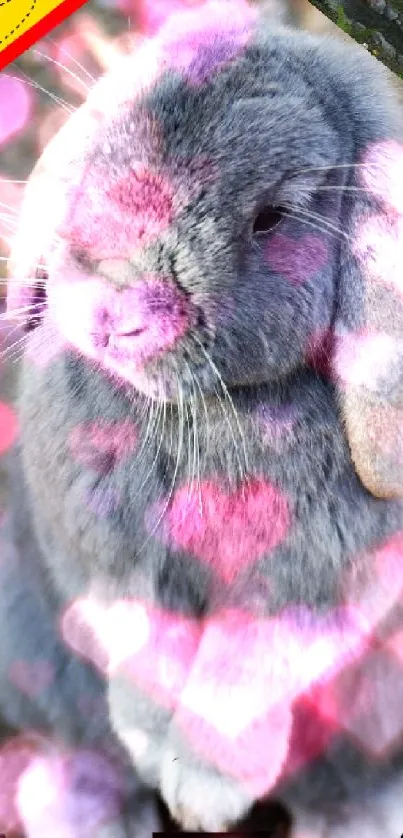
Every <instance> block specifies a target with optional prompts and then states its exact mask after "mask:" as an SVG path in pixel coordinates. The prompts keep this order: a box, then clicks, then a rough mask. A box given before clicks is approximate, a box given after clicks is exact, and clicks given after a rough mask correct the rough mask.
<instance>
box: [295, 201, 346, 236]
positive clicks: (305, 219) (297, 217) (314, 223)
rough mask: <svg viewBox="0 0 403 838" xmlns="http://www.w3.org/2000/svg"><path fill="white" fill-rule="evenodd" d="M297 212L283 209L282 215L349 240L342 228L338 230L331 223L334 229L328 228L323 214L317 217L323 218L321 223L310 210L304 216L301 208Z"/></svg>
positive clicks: (322, 231) (321, 231) (329, 234)
mask: <svg viewBox="0 0 403 838" xmlns="http://www.w3.org/2000/svg"><path fill="white" fill-rule="evenodd" d="M297 212H298V215H297V214H296V212H283V211H282V212H281V215H284V216H285V217H286V218H291V219H294V220H295V221H300V222H301V224H307V225H308V226H309V227H313V229H314V230H318V231H319V232H320V233H326V234H327V235H328V236H334V237H335V238H337V236H342V238H345V239H346V240H347V241H349V238H350V237H349V236H348V235H347V233H344V232H343V231H342V230H338V229H337V227H333V225H331V228H332V229H328V228H326V227H324V226H323V224H324V219H322V218H321V216H317V217H316V218H317V219H319V218H320V220H321V224H318V223H317V221H316V220H315V215H312V213H310V212H309V213H306V215H305V214H304V215H303V216H302V215H301V214H300V213H301V210H300V209H299V208H298V210H297ZM302 212H303V211H302ZM310 218H313V219H314V221H310V220H309V219H310Z"/></svg>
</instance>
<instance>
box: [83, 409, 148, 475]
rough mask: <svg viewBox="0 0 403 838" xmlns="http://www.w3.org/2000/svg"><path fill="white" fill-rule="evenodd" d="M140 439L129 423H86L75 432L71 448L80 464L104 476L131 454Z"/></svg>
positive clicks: (126, 421) (128, 421)
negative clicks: (102, 473) (103, 473)
mask: <svg viewBox="0 0 403 838" xmlns="http://www.w3.org/2000/svg"><path fill="white" fill-rule="evenodd" d="M137 437H138V433H137V430H136V428H135V427H134V425H133V423H132V422H131V421H130V420H129V419H125V420H123V421H122V422H117V421H116V422H107V421H100V422H83V423H82V424H80V425H77V427H76V428H74V429H73V430H72V432H71V434H70V436H69V446H70V449H71V452H72V454H73V457H74V458H75V459H76V460H77V461H78V462H80V463H83V465H85V466H87V467H88V468H93V469H94V471H100V472H103V471H107V470H109V469H110V468H112V467H113V465H114V463H115V462H120V460H122V459H124V458H125V457H128V456H129V455H130V454H131V453H132V451H133V450H134V448H135V447H136V444H137Z"/></svg>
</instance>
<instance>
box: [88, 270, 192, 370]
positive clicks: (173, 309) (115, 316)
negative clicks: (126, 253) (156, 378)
mask: <svg viewBox="0 0 403 838" xmlns="http://www.w3.org/2000/svg"><path fill="white" fill-rule="evenodd" d="M97 320H98V324H99V330H98V335H99V339H100V343H101V345H102V346H103V347H104V348H105V351H106V352H107V354H109V355H111V356H113V357H114V358H115V359H116V360H119V361H124V360H125V359H127V360H128V361H129V360H130V361H132V362H133V361H134V362H135V363H136V364H137V363H138V364H139V365H141V364H142V363H145V362H146V361H150V360H152V359H153V358H155V357H157V356H159V355H161V354H162V353H164V352H166V351H168V350H169V349H172V347H173V346H174V345H175V343H176V342H177V341H178V340H179V339H180V338H181V337H183V335H184V334H185V332H186V330H187V329H188V327H189V323H190V307H189V304H188V301H187V298H186V297H185V295H184V294H183V293H182V292H181V291H180V290H179V289H178V288H177V287H176V286H175V285H173V283H172V282H171V281H169V280H166V281H165V280H161V279H154V278H147V279H143V280H140V281H139V282H137V283H136V284H135V285H134V286H132V287H131V288H125V289H124V290H122V291H115V293H114V294H113V295H112V296H111V297H109V300H108V302H107V303H106V304H105V305H104V306H103V307H102V308H101V309H100V310H99V312H98V317H97Z"/></svg>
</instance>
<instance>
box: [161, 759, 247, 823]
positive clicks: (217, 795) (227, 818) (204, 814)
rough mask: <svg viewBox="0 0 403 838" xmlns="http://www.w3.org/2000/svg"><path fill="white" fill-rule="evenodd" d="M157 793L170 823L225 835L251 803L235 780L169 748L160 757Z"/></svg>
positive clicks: (244, 813) (245, 812)
mask: <svg viewBox="0 0 403 838" xmlns="http://www.w3.org/2000/svg"><path fill="white" fill-rule="evenodd" d="M161 792H162V796H163V798H164V800H165V803H166V804H167V806H168V808H169V810H170V812H171V815H172V817H173V818H174V820H176V821H177V822H178V824H179V825H180V826H181V827H182V829H184V830H187V831H191V832H192V831H202V832H225V831H226V830H227V829H229V828H230V827H231V825H232V824H234V823H237V822H238V821H239V820H241V818H242V817H244V815H246V814H247V812H248V810H249V809H250V807H251V806H252V803H253V801H252V800H251V799H250V797H249V796H248V795H247V794H246V793H245V792H244V791H243V790H242V788H241V787H240V786H239V784H238V783H236V781H235V780H232V779H231V778H230V777H226V776H224V775H222V774H220V773H219V772H218V771H216V770H215V769H214V768H209V767H208V766H206V765H204V766H203V765H201V764H200V763H197V762H195V761H191V760H190V759H184V758H183V757H182V756H181V755H180V754H179V753H177V752H176V751H175V750H174V749H172V748H169V749H168V750H167V751H166V752H165V755H164V760H163V763H162V768H161Z"/></svg>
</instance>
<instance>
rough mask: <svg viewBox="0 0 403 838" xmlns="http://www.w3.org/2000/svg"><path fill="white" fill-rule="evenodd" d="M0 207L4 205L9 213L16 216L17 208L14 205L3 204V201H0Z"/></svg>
mask: <svg viewBox="0 0 403 838" xmlns="http://www.w3.org/2000/svg"><path fill="white" fill-rule="evenodd" d="M0 207H4V209H6V210H8V211H9V213H10V215H12V216H13V217H14V216H18V210H16V209H15V207H12V206H11V205H10V204H5V203H4V202H3V201H0Z"/></svg>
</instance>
